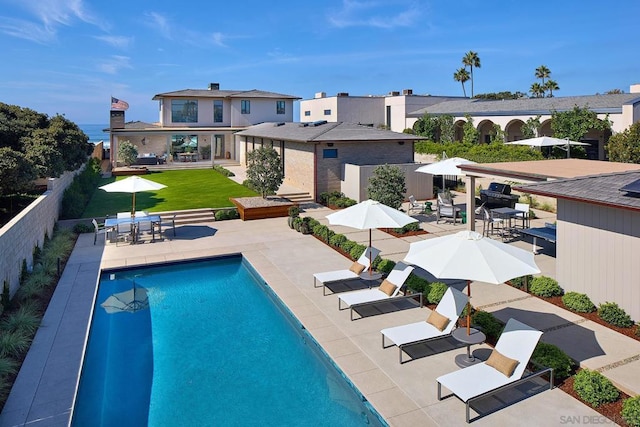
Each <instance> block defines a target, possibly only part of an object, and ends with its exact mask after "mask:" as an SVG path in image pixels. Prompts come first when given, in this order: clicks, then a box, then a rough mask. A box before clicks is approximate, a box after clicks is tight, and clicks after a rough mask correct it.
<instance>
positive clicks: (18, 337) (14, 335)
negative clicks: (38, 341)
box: [0, 331, 31, 357]
mask: <svg viewBox="0 0 640 427" xmlns="http://www.w3.org/2000/svg"><path fill="white" fill-rule="evenodd" d="M30 344H31V338H30V337H29V336H28V335H27V334H26V333H25V332H23V331H15V332H6V333H3V334H1V335H0V357H2V356H11V357H18V356H20V355H21V354H23V353H25V352H26V351H27V350H28V349H29V345H30Z"/></svg>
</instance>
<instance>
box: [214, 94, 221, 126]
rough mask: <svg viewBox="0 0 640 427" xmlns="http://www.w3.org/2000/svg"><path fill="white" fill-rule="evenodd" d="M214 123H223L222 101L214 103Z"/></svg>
mask: <svg viewBox="0 0 640 427" xmlns="http://www.w3.org/2000/svg"><path fill="white" fill-rule="evenodd" d="M213 122H214V123H222V101H220V100H216V101H213Z"/></svg>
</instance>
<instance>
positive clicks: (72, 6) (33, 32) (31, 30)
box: [0, 0, 104, 44]
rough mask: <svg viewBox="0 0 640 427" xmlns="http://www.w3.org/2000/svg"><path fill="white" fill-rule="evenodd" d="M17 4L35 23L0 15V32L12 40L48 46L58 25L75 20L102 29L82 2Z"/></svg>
mask: <svg viewBox="0 0 640 427" xmlns="http://www.w3.org/2000/svg"><path fill="white" fill-rule="evenodd" d="M17 4H18V5H19V6H20V7H22V8H24V9H26V10H27V12H29V13H30V14H31V15H32V16H33V18H34V21H29V20H17V19H10V18H6V17H1V16H0V31H2V32H3V33H5V34H7V35H10V36H13V37H18V38H22V39H25V40H31V41H33V42H36V43H41V44H48V43H51V42H53V41H55V39H56V35H57V33H58V29H59V28H60V27H61V26H71V25H73V23H74V22H76V21H81V22H85V23H88V24H92V25H95V26H97V27H99V28H104V24H103V21H102V20H100V19H98V18H97V17H96V16H94V15H93V14H92V13H91V12H90V11H89V9H88V8H87V7H85V5H84V3H83V0H47V1H41V0H22V1H20V2H18V3H17Z"/></svg>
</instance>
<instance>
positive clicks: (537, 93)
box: [529, 82, 544, 98]
mask: <svg viewBox="0 0 640 427" xmlns="http://www.w3.org/2000/svg"><path fill="white" fill-rule="evenodd" d="M529 92H530V93H531V96H532V97H533V98H543V97H544V88H543V87H542V85H541V84H540V83H537V82H536V83H533V84H532V85H531V88H530V89H529Z"/></svg>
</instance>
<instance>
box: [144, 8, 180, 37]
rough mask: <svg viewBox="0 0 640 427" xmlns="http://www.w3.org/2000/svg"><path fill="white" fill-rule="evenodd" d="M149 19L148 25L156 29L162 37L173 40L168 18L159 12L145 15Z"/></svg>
mask: <svg viewBox="0 0 640 427" xmlns="http://www.w3.org/2000/svg"><path fill="white" fill-rule="evenodd" d="M145 17H146V19H147V22H146V23H147V25H148V26H150V27H151V28H153V29H155V30H156V31H157V32H158V33H160V35H161V36H162V37H164V38H165V39H169V40H171V39H172V38H173V36H172V34H171V25H170V24H169V20H168V19H167V17H166V16H164V15H162V14H160V13H158V12H147V13H145Z"/></svg>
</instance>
